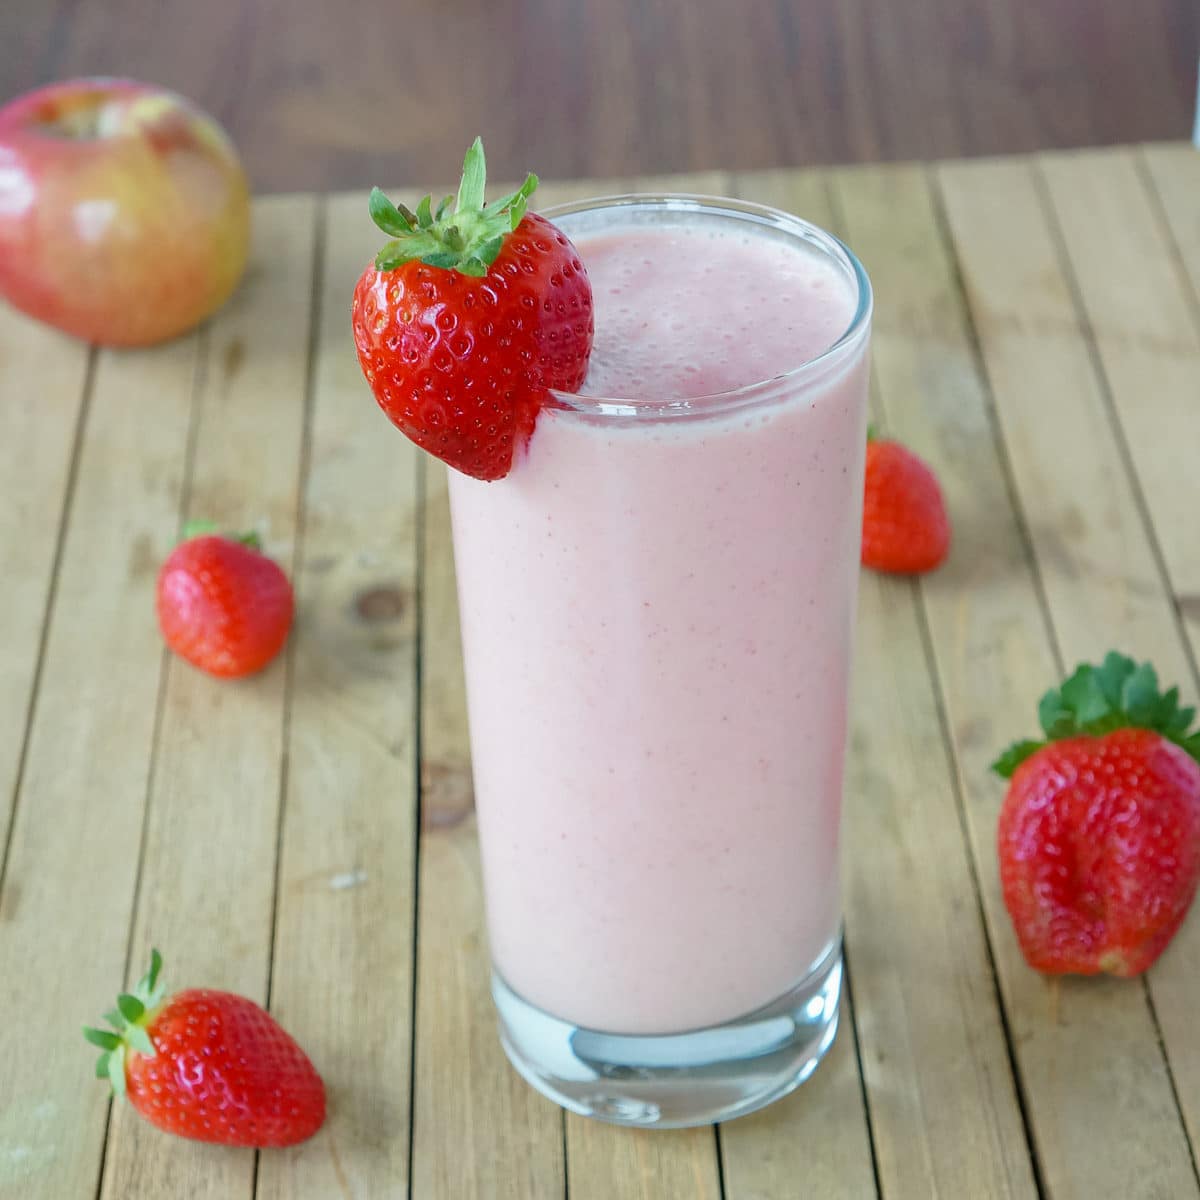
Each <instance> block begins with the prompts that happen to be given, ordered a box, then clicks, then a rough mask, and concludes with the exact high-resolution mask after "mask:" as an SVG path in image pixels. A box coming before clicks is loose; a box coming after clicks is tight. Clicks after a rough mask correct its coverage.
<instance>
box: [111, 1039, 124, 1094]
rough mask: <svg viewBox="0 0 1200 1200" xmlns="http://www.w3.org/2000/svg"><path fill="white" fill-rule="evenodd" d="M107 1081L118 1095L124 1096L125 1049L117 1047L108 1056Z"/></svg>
mask: <svg viewBox="0 0 1200 1200" xmlns="http://www.w3.org/2000/svg"><path fill="white" fill-rule="evenodd" d="M108 1081H109V1083H111V1084H112V1090H113V1091H114V1092H115V1093H116V1094H117V1095H118V1096H123V1095H125V1047H124V1046H118V1047H117V1049H116V1050H114V1051H113V1052H112V1053H111V1054H110V1055H109V1056H108Z"/></svg>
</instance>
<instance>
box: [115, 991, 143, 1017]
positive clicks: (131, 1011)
mask: <svg viewBox="0 0 1200 1200" xmlns="http://www.w3.org/2000/svg"><path fill="white" fill-rule="evenodd" d="M117 1008H119V1009H120V1010H121V1016H123V1017H124V1018H125V1020H127V1021H128V1022H129V1023H130V1024H131V1025H132V1024H134V1023H135V1022H137V1021H140V1020H141V1019H142V1017H143V1015H144V1014H145V1012H146V1006H145V1005H144V1004H143V1003H142V1002H141V1001H140V1000H139V999H138V998H137V997H136V996H130V995H128V994H127V993H122V994H121V995H120V996H118V997H117Z"/></svg>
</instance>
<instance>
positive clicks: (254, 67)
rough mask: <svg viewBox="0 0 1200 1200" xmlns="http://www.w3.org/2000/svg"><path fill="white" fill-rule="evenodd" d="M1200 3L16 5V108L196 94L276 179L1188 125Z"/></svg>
mask: <svg viewBox="0 0 1200 1200" xmlns="http://www.w3.org/2000/svg"><path fill="white" fill-rule="evenodd" d="M1198 14H1200V2H1198V0H0V100H3V99H7V98H8V97H9V96H12V95H15V94H16V93H18V92H20V91H23V90H25V89H26V88H29V87H32V86H34V85H35V84H38V83H41V82H44V81H47V80H50V79H54V78H59V77H64V76H69V75H75V74H83V73H100V72H103V73H113V74H129V75H133V76H136V77H140V78H144V79H147V80H152V81H156V82H160V83H164V84H167V85H170V86H171V87H174V88H176V89H177V90H179V91H182V92H184V93H186V94H187V95H189V96H191V97H192V98H193V99H195V100H197V101H199V102H200V103H201V104H203V105H204V106H205V107H207V108H208V109H209V110H210V111H211V112H212V113H214V114H215V115H216V116H217V117H218V118H219V119H220V120H221V121H222V122H223V123H224V124H225V125H226V127H227V128H228V129H229V130H230V132H231V133H232V134H233V136H234V138H235V140H236V141H237V142H238V144H239V146H240V147H241V149H242V152H243V154H244V156H245V159H246V162H247V166H248V168H249V171H250V174H251V176H252V177H253V180H254V182H255V184H256V185H257V186H258V187H260V188H261V189H264V190H273V191H275V190H286V189H300V188H304V189H307V188H323V187H357V186H362V185H366V184H369V183H371V182H374V181H383V182H386V183H389V184H396V183H403V182H405V181H406V180H409V179H413V180H416V179H418V178H419V179H421V180H429V179H435V178H436V179H441V178H450V177H452V176H457V171H458V166H459V164H460V162H461V157H462V152H463V150H464V149H465V147H466V144H467V142H468V141H469V140H470V138H471V137H473V136H474V135H475V134H476V133H482V134H483V135H484V139H485V142H486V144H487V147H488V152H489V158H490V160H491V164H492V167H493V174H494V175H496V176H500V175H503V176H506V177H511V176H514V175H517V174H518V173H520V172H521V171H523V170H525V169H527V168H529V167H534V168H536V169H537V170H538V171H539V172H540V173H541V174H543V175H544V176H546V177H565V176H584V175H608V176H613V175H623V174H632V173H636V172H639V171H640V172H665V171H674V170H688V169H703V168H708V167H727V168H751V167H763V166H774V165H788V166H793V165H800V164H805V163H827V162H847V161H864V160H880V159H905V158H942V157H951V156H957V155H973V154H996V153H1005V152H1015V151H1023V150H1030V149H1037V148H1045V147H1054V146H1075V145H1091V144H1098V143H1106V142H1129V141H1138V140H1143V139H1164V138H1183V137H1187V136H1188V135H1189V133H1190V130H1191V123H1192V116H1193V105H1194V100H1195V88H1196V60H1197V47H1198V43H1200V36H1198V32H1197V28H1198V24H1200V16H1198Z"/></svg>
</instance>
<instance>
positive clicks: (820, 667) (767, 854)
mask: <svg viewBox="0 0 1200 1200" xmlns="http://www.w3.org/2000/svg"><path fill="white" fill-rule="evenodd" d="M613 220H614V222H616V223H615V224H613V225H612V226H611V227H610V228H608V229H607V230H601V231H599V232H594V231H592V232H589V231H588V230H587V229H586V228H584V229H578V228H576V227H575V225H573V224H572V221H573V218H571V217H566V218H563V219H562V221H561V223H562V225H563V227H564V228H565V229H566V230H567V232H568V233H570V234H571V236H572V237H573V238H574V239H575V241H576V245H577V247H578V249H579V252H580V255H581V256H582V258H583V260H584V262H585V264H586V266H587V270H588V273H589V275H590V277H591V281H592V288H593V292H594V297H595V312H596V346H595V350H594V352H593V358H592V362H591V367H590V373H589V376H588V381H587V384H586V385H585V388H584V394H585V395H590V396H615V397H625V398H629V399H630V403H628V404H626V405H623V406H621V407H622V408H623V409H625V410H628V415H625V416H621V415H612V414H611V413H609V414H605V413H599V412H597V411H596V409H595V405H594V403H592V402H589V401H586V400H584V399H582V398H572V399H570V400H569V401H568V403H570V404H571V405H574V406H576V407H562V408H551V409H546V410H544V411H543V412H542V414H541V415H540V417H539V419H538V423H537V428H536V429H535V431H534V435H533V437H532V439H531V441H530V443H529V446H528V450H527V452H526V454H525V455H524V457H523V458H522V459H521V460H520V461H519V462H517V464H516V465H515V466H514V469H513V471H512V473H511V474H510V475H509V476H508V477H507V478H506V479H504V480H502V481H500V482H498V483H491V484H488V483H480V482H478V481H476V480H473V479H469V478H467V477H466V476H463V475H460V474H458V473H456V472H453V471H452V472H450V475H451V480H452V482H451V486H450V494H451V502H452V507H453V518H454V542H455V555H456V560H457V566H458V583H459V595H460V600H461V610H462V628H463V644H464V653H465V659H466V670H467V689H468V700H469V710H470V724H471V743H472V753H473V760H474V772H475V787H476V795H477V803H478V811H479V827H480V839H481V848H482V856H483V868H484V882H485V890H486V901H487V913H488V927H489V935H490V940H491V948H492V955H493V959H494V962H495V964H496V967H497V970H498V971H499V972H500V974H501V975H502V976H503V978H504V979H505V981H506V982H507V983H508V985H509V986H510V987H511V988H512V989H513V990H515V991H516V992H517V993H518V994H519V995H521V996H523V997H524V998H525V999H526V1000H528V1001H530V1002H531V1003H533V1004H534V1005H537V1006H538V1007H540V1008H542V1009H544V1010H546V1011H548V1012H550V1013H552V1014H554V1015H555V1016H558V1017H562V1018H564V1019H565V1020H568V1021H571V1022H574V1023H576V1024H579V1025H583V1026H588V1027H591V1028H593V1029H601V1030H605V1031H609V1032H619V1033H652V1032H657V1033H661V1032H676V1031H682V1030H687V1029H694V1028H699V1027H703V1026H709V1025H714V1024H717V1023H721V1022H724V1021H727V1020H730V1019H732V1018H734V1017H738V1016H740V1015H743V1014H746V1013H748V1012H751V1011H753V1010H754V1009H756V1008H759V1007H761V1006H763V1005H765V1004H767V1003H769V1002H771V1001H772V1000H774V999H775V998H776V997H778V996H780V995H782V994H783V993H785V992H787V991H788V990H789V989H790V988H792V987H793V985H795V984H797V983H798V982H799V981H800V980H801V979H802V978H803V977H804V976H805V975H806V974H807V973H808V971H809V970H810V968H811V967H812V966H813V964H814V963H815V962H816V961H817V960H818V959H820V957H821V956H822V954H823V953H824V952H825V951H826V950H827V949H828V948H829V947H830V946H831V944H832V943H833V942H834V940H835V939H836V937H837V934H838V927H839V919H840V904H839V895H838V827H839V814H840V807H841V792H842V763H843V753H844V744H845V737H846V688H847V671H848V664H849V655H850V637H851V628H852V620H853V602H854V592H855V582H856V578H857V571H858V554H859V537H860V522H861V497H862V459H863V447H864V438H865V431H864V410H865V397H866V386H867V368H866V358H865V353H866V338H865V335H857V336H856V337H854V338H851V339H849V340H848V341H847V342H846V343H844V344H843V345H841V346H839V347H838V348H837V349H835V350H833V351H832V353H829V354H825V355H824V356H823V357H821V356H822V354H823V352H824V351H827V350H829V349H830V347H832V346H834V344H835V343H836V342H837V341H838V339H839V338H840V337H841V336H842V334H843V333H844V332H845V331H846V330H847V328H848V327H849V325H850V324H851V320H852V317H853V314H854V311H855V307H856V304H857V295H856V289H855V283H854V281H853V277H852V276H851V275H850V274H849V273H848V270H847V268H846V267H845V266H844V265H843V264H841V263H839V262H836V261H835V260H834V259H833V258H831V257H830V256H829V255H828V254H826V253H824V252H820V251H816V250H810V249H805V248H803V247H802V246H801V245H800V244H798V243H796V242H795V241H794V240H791V241H789V240H781V239H779V238H778V237H777V236H773V235H771V234H769V233H767V232H764V231H762V230H759V229H756V227H754V226H752V225H749V226H744V225H743V222H740V221H732V220H730V219H729V218H725V219H723V220H719V219H714V218H702V217H690V216H689V217H686V218H684V217H680V218H677V219H676V220H675V221H674V222H667V223H665V224H664V223H656V224H650V225H647V224H645V223H641V224H639V223H637V222H635V221H633V220H631V219H629V218H622V217H621V214H620V213H619V212H618V213H616V215H615V216H614V217H613ZM623 220H624V222H625V223H624V224H622V223H621V222H622V221H623ZM727 227H731V228H727ZM810 359H819V361H817V362H815V363H812V364H811V365H810V366H808V367H806V368H805V369H804V370H803V371H800V372H797V373H795V374H793V375H792V376H791V377H790V378H786V379H783V380H779V381H777V382H776V383H775V384H774V385H770V386H768V387H766V388H765V389H764V390H762V391H761V392H760V393H758V394H757V395H755V396H752V397H748V398H746V399H745V400H743V402H742V403H740V404H733V403H731V402H730V401H729V400H728V399H726V400H723V401H722V400H712V399H702V400H698V401H695V403H693V404H691V405H690V406H689V405H686V404H684V405H677V406H675V408H674V409H671V408H666V409H664V407H663V402H664V401H672V400H686V399H688V398H692V399H693V400H694V399H695V398H696V397H702V396H706V395H707V394H709V393H713V392H719V391H724V390H728V389H732V388H736V387H740V386H742V385H747V384H751V383H755V382H758V381H761V380H769V379H771V378H773V377H775V376H779V375H781V374H782V373H784V372H788V371H791V370H792V369H793V368H796V367H799V366H801V365H802V364H804V363H805V362H806V361H808V360H810ZM671 414H673V415H671ZM681 414H682V415H681Z"/></svg>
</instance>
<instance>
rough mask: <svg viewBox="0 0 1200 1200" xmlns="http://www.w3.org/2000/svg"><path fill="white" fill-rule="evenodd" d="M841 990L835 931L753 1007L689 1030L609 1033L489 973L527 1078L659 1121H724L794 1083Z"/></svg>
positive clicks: (824, 1035) (592, 1105)
mask: <svg viewBox="0 0 1200 1200" xmlns="http://www.w3.org/2000/svg"><path fill="white" fill-rule="evenodd" d="M841 991H842V946H841V941H840V939H839V940H838V941H836V942H834V943H833V945H831V946H830V948H829V949H828V950H827V951H826V953H825V954H824V955H823V956H822V958H821V959H820V960H819V961H818V963H817V964H816V966H815V967H814V968H813V969H812V970H811V971H810V972H809V973H808V975H807V976H805V978H804V979H803V980H802V981H801V982H800V983H799V984H797V985H796V987H794V988H793V989H792V990H791V991H789V992H788V993H787V994H786V995H783V996H780V997H779V999H777V1000H775V1001H774V1002H773V1003H771V1004H769V1005H767V1006H766V1007H765V1008H760V1009H758V1010H757V1011H756V1012H752V1013H748V1014H747V1015H746V1016H744V1017H739V1018H737V1019H736V1020H733V1021H729V1022H727V1023H726V1024H724V1025H714V1026H711V1027H710V1028H707V1029H694V1030H690V1031H688V1032H687V1033H673V1034H613V1033H600V1032H598V1031H596V1030H594V1029H581V1028H579V1027H578V1026H577V1025H572V1024H571V1023H570V1022H569V1021H563V1020H561V1019H559V1018H558V1017H552V1016H551V1015H550V1014H549V1013H546V1012H543V1011H542V1010H541V1009H540V1008H535V1007H534V1006H533V1005H532V1004H530V1003H529V1002H528V1001H526V1000H523V999H522V998H521V997H520V996H518V995H517V994H516V992H514V991H513V990H512V989H511V988H510V987H509V986H508V985H507V984H506V983H505V982H504V980H503V979H501V978H500V976H499V975H498V974H496V973H495V972H493V973H492V998H493V999H494V1000H495V1002H496V1009H497V1011H498V1013H499V1015H500V1040H501V1042H502V1043H503V1044H504V1051H505V1053H506V1054H507V1055H508V1057H509V1060H510V1061H511V1062H512V1065H513V1066H514V1067H516V1069H517V1070H518V1071H519V1072H520V1074H521V1075H522V1076H524V1078H525V1079H526V1080H527V1081H528V1082H529V1083H531V1084H532V1085H533V1086H534V1087H535V1088H537V1090H538V1091H539V1092H541V1093H542V1094H543V1095H544V1096H548V1097H549V1098H550V1099H551V1100H553V1101H555V1102H556V1103H557V1104H561V1105H562V1106H563V1107H564V1108H568V1109H570V1110H571V1111H572V1112H577V1113H581V1114H582V1115H583V1116H585V1117H596V1118H598V1119H599V1120H601V1121H609V1122H611V1123H613V1124H615V1125H635V1126H640V1127H644V1128H656V1129H679V1128H683V1127H686V1126H689V1125H708V1124H711V1123H712V1122H714V1121H728V1120H730V1119H731V1118H732V1117H740V1116H744V1115H745V1114H746V1113H750V1112H753V1111H754V1110H755V1109H758V1108H762V1107H763V1106H764V1105H766V1104H770V1103H771V1102H772V1101H773V1100H778V1099H780V1098H781V1097H783V1096H786V1095H787V1094H788V1093H789V1092H791V1091H793V1090H794V1089H795V1088H797V1087H799V1086H800V1084H802V1083H803V1082H804V1081H805V1080H806V1079H807V1078H808V1077H809V1076H810V1075H811V1074H812V1073H813V1071H815V1070H816V1069H817V1064H818V1063H819V1062H820V1061H821V1059H822V1058H824V1057H825V1054H826V1052H827V1051H828V1049H829V1047H830V1046H831V1045H832V1044H833V1039H834V1037H835V1035H836V1034H837V1026H838V1000H839V998H840V996H841Z"/></svg>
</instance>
